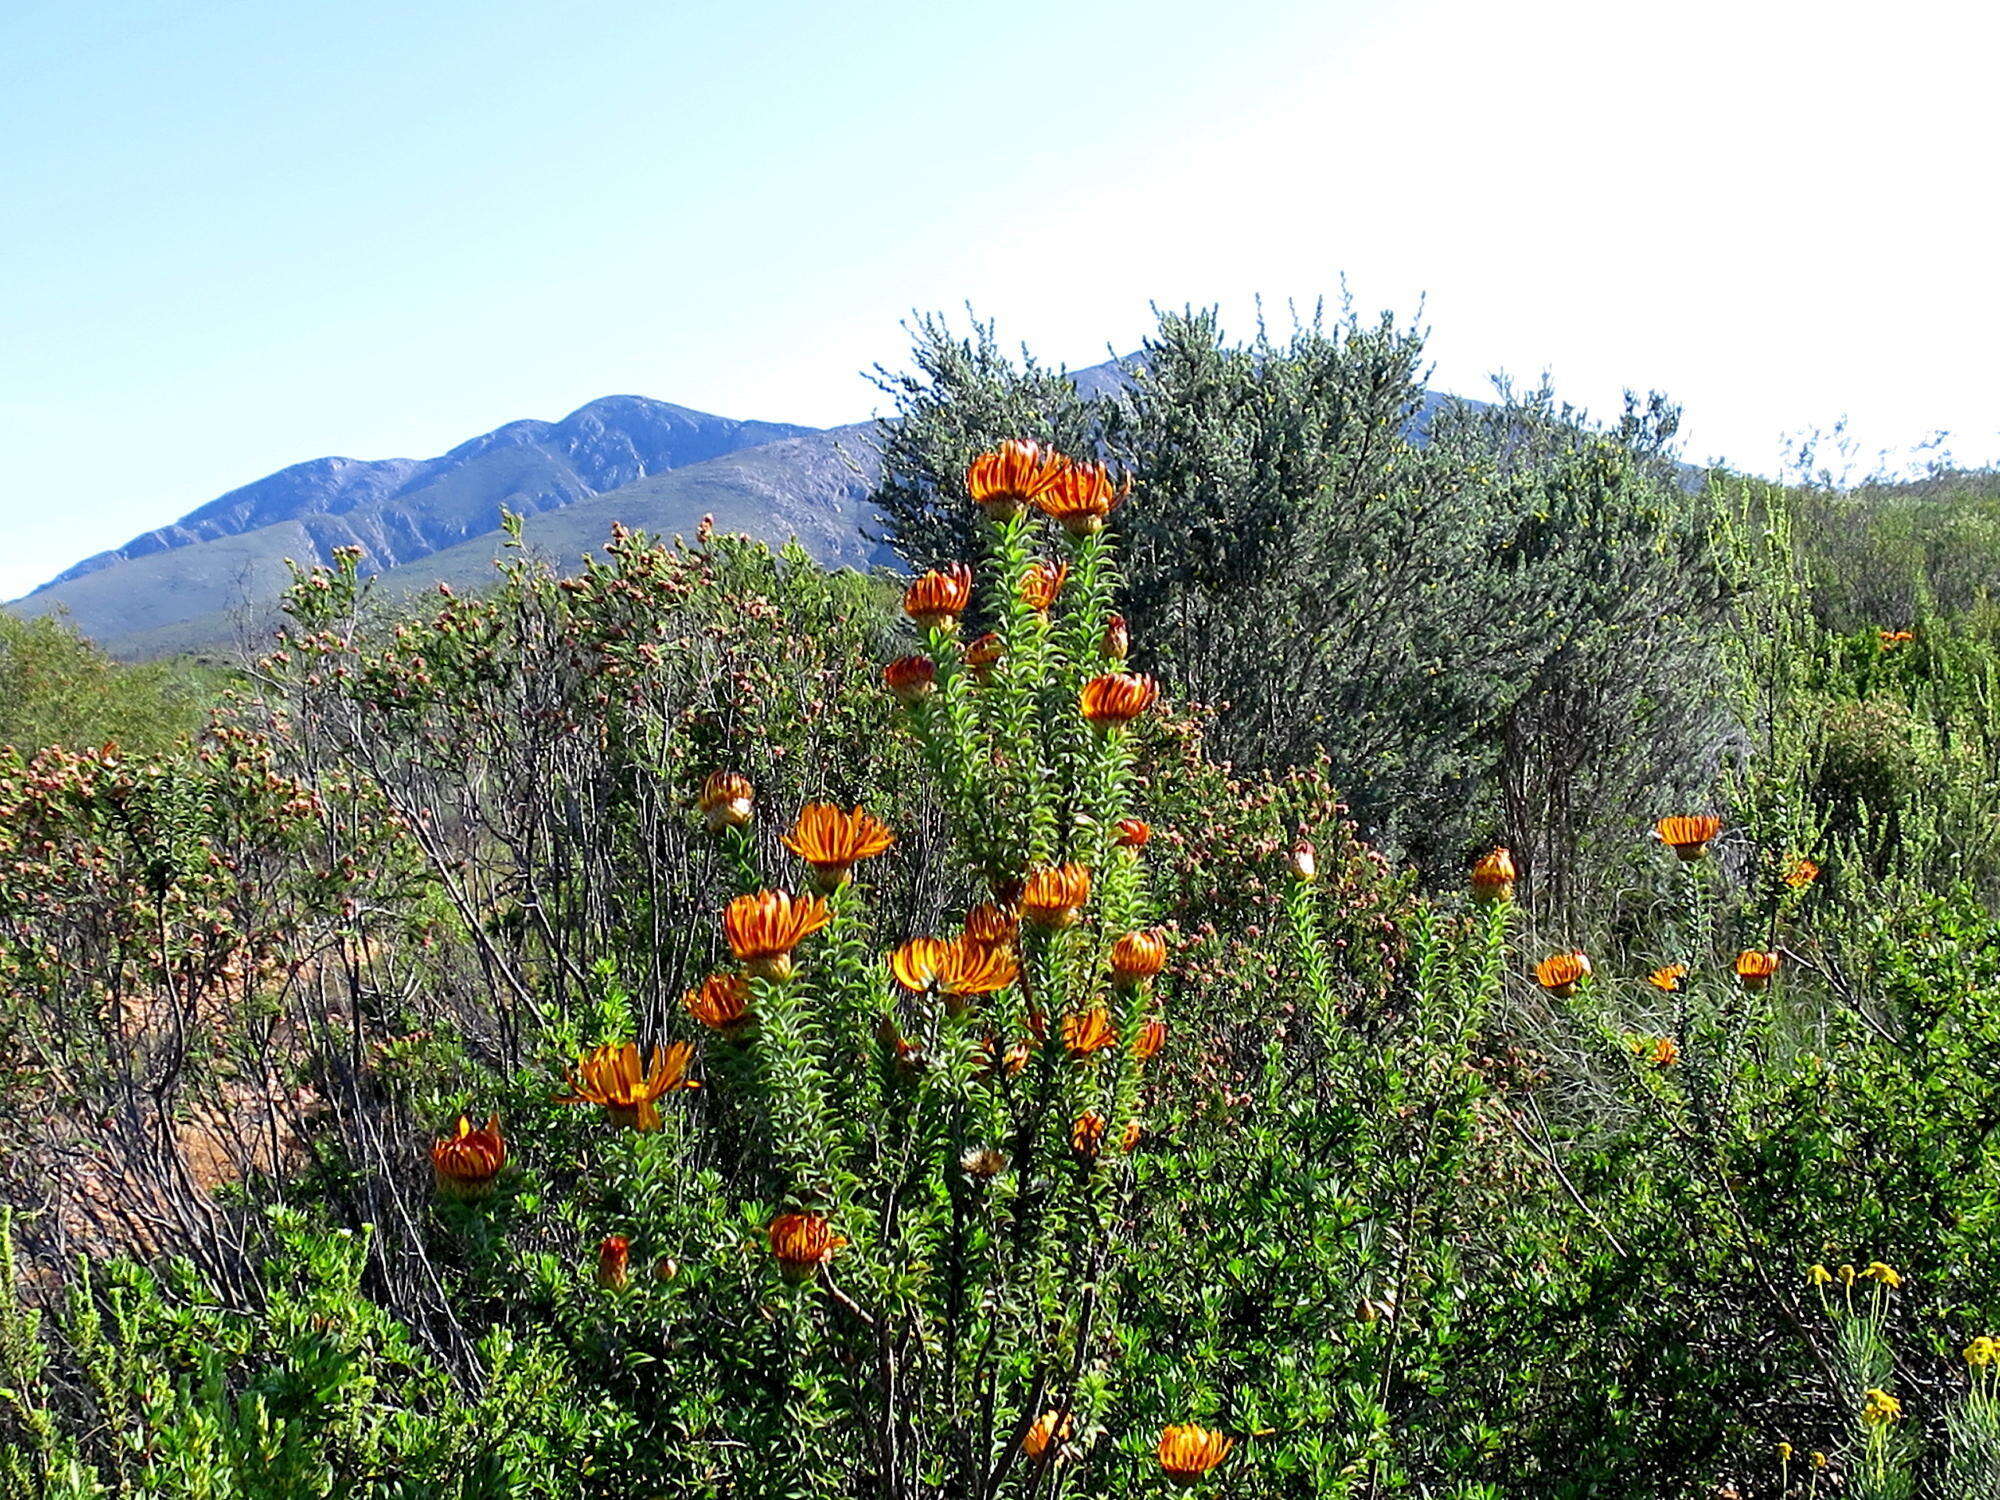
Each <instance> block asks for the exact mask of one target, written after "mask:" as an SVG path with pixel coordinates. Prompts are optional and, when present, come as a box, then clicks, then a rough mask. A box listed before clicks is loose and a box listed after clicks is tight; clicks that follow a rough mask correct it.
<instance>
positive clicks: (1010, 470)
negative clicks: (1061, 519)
mask: <svg viewBox="0 0 2000 1500" xmlns="http://www.w3.org/2000/svg"><path fill="white" fill-rule="evenodd" d="M1068 465H1069V460H1068V459H1066V458H1064V457H1063V456H1062V455H1061V454H1060V453H1058V452H1056V451H1055V450H1054V449H1053V448H1045V447H1043V446H1042V445H1041V444H1040V443H1027V442H1022V441H1021V440H1020V439H1019V438H1009V439H1008V440H1007V441H1006V442H1004V443H1002V444H1001V445H1000V446H999V448H998V449H996V450H995V451H993V452H991V453H982V454H980V455H979V457H977V458H975V459H974V460H973V461H972V464H971V466H970V467H969V468H967V469H966V471H965V487H966V489H968V490H969V491H971V492H972V501H973V504H975V505H977V506H978V507H979V508H980V509H981V510H983V511H985V512H986V514H987V515H989V516H991V517H992V518H993V519H994V520H996V521H1011V520H1013V519H1014V517H1016V516H1018V515H1019V514H1020V513H1021V510H1022V507H1024V506H1028V505H1032V504H1034V503H1035V502H1036V501H1037V500H1039V499H1041V497H1042V496H1043V495H1044V494H1046V493H1047V492H1048V490H1049V489H1050V487H1051V486H1053V485H1054V484H1055V483H1056V482H1057V481H1058V480H1060V479H1061V478H1062V473H1063V470H1064V469H1065V468H1067V467H1068Z"/></svg>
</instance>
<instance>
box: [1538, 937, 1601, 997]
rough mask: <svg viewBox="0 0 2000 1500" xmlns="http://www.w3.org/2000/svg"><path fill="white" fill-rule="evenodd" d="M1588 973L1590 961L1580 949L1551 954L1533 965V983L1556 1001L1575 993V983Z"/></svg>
mask: <svg viewBox="0 0 2000 1500" xmlns="http://www.w3.org/2000/svg"><path fill="white" fill-rule="evenodd" d="M1589 972H1590V960H1589V958H1588V957H1586V956H1585V955H1584V952H1583V950H1582V949H1580V948H1578V949H1572V950H1571V951H1570V952H1568V953H1552V954H1550V955H1549V956H1548V957H1547V958H1545V959H1543V960H1542V961H1541V962H1540V963H1538V964H1536V965H1535V983H1536V984H1539V985H1540V986H1541V987H1542V988H1543V989H1545V990H1547V991H1548V992H1549V993H1550V994H1551V995H1554V996H1555V997H1556V998H1557V999H1559V1000H1563V999H1567V998H1569V996H1571V995H1574V994H1575V993H1576V986H1577V981H1578V980H1580V979H1582V978H1583V977H1584V976H1585V975H1586V974H1588V973H1589Z"/></svg>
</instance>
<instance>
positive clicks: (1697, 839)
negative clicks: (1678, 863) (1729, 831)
mask: <svg viewBox="0 0 2000 1500" xmlns="http://www.w3.org/2000/svg"><path fill="white" fill-rule="evenodd" d="M1653 831H1654V832H1655V833H1657V834H1658V835H1659V838H1660V842H1661V843H1663V844H1665V845H1666V846H1667V847H1668V848H1669V849H1671V850H1673V851H1674V853H1675V854H1677V855H1679V856H1680V857H1681V858H1682V859H1685V860H1694V859H1700V858H1701V857H1702V856H1703V855H1704V854H1706V853H1708V845H1709V841H1710V840H1712V839H1713V838H1714V837H1715V836H1716V835H1717V834H1719V833H1721V832H1722V819H1720V818H1717V817H1712V816H1710V815H1708V814H1706V813H1704V814H1702V815H1701V816H1699V817H1691V818H1662V819H1660V821H1659V822H1658V823H1656V824H1654V825H1653Z"/></svg>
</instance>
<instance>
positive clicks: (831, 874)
mask: <svg viewBox="0 0 2000 1500" xmlns="http://www.w3.org/2000/svg"><path fill="white" fill-rule="evenodd" d="M784 842H785V847H786V848H787V849H789V850H791V851H792V853H794V854H796V855H797V856H798V857H799V858H800V859H802V860H804V861H805V862H806V863H807V864H809V865H811V866H812V872H813V882H814V884H816V885H817V886H818V887H819V888H820V889H821V890H823V891H834V890H838V889H839V888H840V887H841V886H843V885H845V884H846V883H847V877H848V874H849V872H850V871H852V870H853V868H854V867H855V865H857V864H858V863H860V862H861V861H862V860H864V859H873V858H874V857H875V856H876V855H878V854H882V853H885V852H887V850H888V849H889V847H890V846H891V845H892V844H894V843H895V842H896V835H895V834H893V833H891V832H890V831H889V825H888V824H886V823H884V822H883V821H882V820H881V819H879V818H877V817H875V816H874V815H873V814H872V813H867V812H863V811H862V810H861V809H860V808H858V807H857V808H855V809H854V810H853V811H852V812H842V811H841V810H840V809H839V808H837V807H835V806H834V805H833V804H832V803H831V802H812V803H808V804H807V805H806V806H805V807H803V808H801V809H799V820H798V822H796V823H794V824H793V825H792V831H791V832H790V833H788V834H786V835H785V840H784Z"/></svg>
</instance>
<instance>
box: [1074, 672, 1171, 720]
mask: <svg viewBox="0 0 2000 1500" xmlns="http://www.w3.org/2000/svg"><path fill="white" fill-rule="evenodd" d="M1159 701H1160V685H1159V684H1158V683H1157V682H1155V681H1153V679H1152V678H1150V677H1148V676H1146V675H1145V674H1144V673H1142V672H1106V673H1105V674H1104V675H1103V676H1101V677H1093V678H1091V679H1090V681H1088V682H1086V683H1085V684H1084V685H1083V690H1082V691H1081V692H1079V693H1078V694H1077V704H1078V706H1079V707H1080V708H1081V709H1082V710H1083V716H1084V718H1086V719H1087V720H1089V721H1090V722H1091V723H1092V724H1094V725H1096V726H1097V727H1098V728H1099V729H1120V728H1123V727H1124V726H1125V725H1127V724H1130V723H1131V722H1132V721H1133V720H1134V719H1136V718H1138V717H1139V715H1141V714H1143V713H1144V712H1146V710H1147V709H1149V708H1151V707H1152V706H1153V705H1154V704H1155V703H1157V702H1159Z"/></svg>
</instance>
